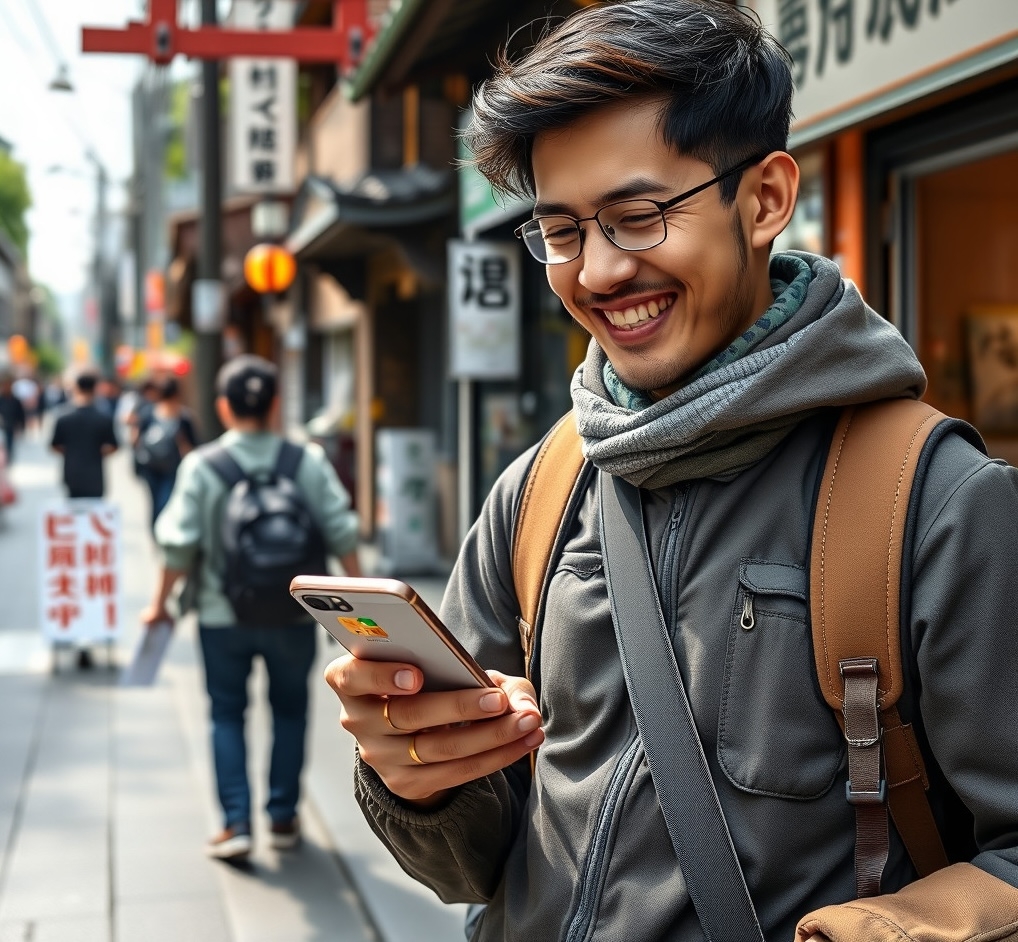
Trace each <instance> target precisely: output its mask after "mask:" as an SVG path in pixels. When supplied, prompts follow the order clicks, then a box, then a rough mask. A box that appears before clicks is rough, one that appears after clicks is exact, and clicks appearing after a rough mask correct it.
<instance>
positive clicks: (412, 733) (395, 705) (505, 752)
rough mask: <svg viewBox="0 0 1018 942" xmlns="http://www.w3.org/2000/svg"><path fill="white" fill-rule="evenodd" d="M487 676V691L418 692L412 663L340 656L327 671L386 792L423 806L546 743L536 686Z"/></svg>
mask: <svg viewBox="0 0 1018 942" xmlns="http://www.w3.org/2000/svg"><path fill="white" fill-rule="evenodd" d="M489 676H490V677H491V681H492V685H493V686H492V687H490V688H487V689H471V690H452V691H444V692H438V693H430V692H429V693H421V692H420V688H421V684H422V683H423V678H422V676H421V672H420V670H419V669H418V668H416V667H413V666H412V665H407V664H394V663H384V662H378V661H361V660H358V659H357V658H354V657H353V656H351V655H345V656H344V657H341V658H338V659H337V660H336V661H333V662H332V663H331V664H330V665H329V666H328V667H327V668H326V671H325V677H326V680H327V681H328V683H329V685H330V686H331V687H332V688H333V690H335V691H336V693H337V694H338V695H339V698H340V700H341V702H342V704H343V709H342V713H341V717H340V722H341V723H342V725H343V728H344V729H346V730H347V731H348V732H350V733H351V734H353V736H354V737H355V738H356V740H357V743H358V747H359V751H360V755H361V759H362V760H363V761H364V762H365V763H367V764H368V765H370V766H371V767H372V768H373V769H374V770H375V771H376V772H377V773H378V775H379V777H380V778H381V779H382V781H383V782H384V783H385V785H386V787H387V788H388V789H389V790H390V791H391V792H393V793H394V794H396V795H398V796H400V797H401V798H403V799H405V800H408V801H418V802H424V803H426V802H427V801H428V800H429V799H433V798H434V796H435V795H439V794H444V793H445V792H446V791H447V790H448V789H451V788H455V787H457V786H459V785H463V784H465V783H466V782H469V781H472V780H474V779H477V778H481V777H483V776H485V775H490V774H491V773H492V772H496V771H498V770H499V769H502V768H505V767H506V766H507V765H511V764H512V763H514V762H516V761H517V760H519V759H521V758H523V757H524V756H526V755H527V753H529V752H531V751H532V750H533V749H535V748H537V746H538V745H540V743H541V742H543V740H544V733H543V731H542V730H541V729H540V724H541V715H540V710H539V708H538V704H537V697H536V695H535V692H534V688H533V686H532V685H531V684H530V683H529V682H528V681H527V680H525V679H524V678H521V677H509V676H506V675H504V674H500V673H498V672H497V671H491V672H489ZM411 747H412V749H411Z"/></svg>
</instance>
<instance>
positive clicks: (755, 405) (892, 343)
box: [571, 252, 926, 488]
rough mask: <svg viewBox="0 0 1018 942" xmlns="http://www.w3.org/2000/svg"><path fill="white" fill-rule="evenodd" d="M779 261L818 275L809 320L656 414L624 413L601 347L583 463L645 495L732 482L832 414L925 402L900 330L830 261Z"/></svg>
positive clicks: (590, 362) (589, 385)
mask: <svg viewBox="0 0 1018 942" xmlns="http://www.w3.org/2000/svg"><path fill="white" fill-rule="evenodd" d="M787 255H788V256H791V257H790V258H785V259H784V260H783V257H782V256H780V255H777V256H775V257H774V259H772V262H771V271H772V274H773V275H775V276H776V277H779V278H780V277H781V276H782V275H783V274H785V273H786V272H788V271H790V270H791V271H797V270H798V269H799V267H800V263H799V260H804V261H805V262H806V263H807V264H808V265H809V267H810V269H811V272H812V278H811V280H810V285H809V290H808V292H807V293H806V297H805V299H804V300H803V301H802V303H801V305H800V306H799V309H798V310H797V311H796V312H795V313H794V314H792V316H791V317H789V318H788V319H787V320H786V321H785V322H784V323H782V324H780V326H778V327H777V328H776V329H774V330H772V331H771V332H769V333H768V334H767V335H766V336H765V337H764V338H763V339H762V340H760V341H759V343H758V344H757V345H756V346H755V347H753V348H752V349H750V350H749V351H748V352H746V353H745V354H744V355H743V356H741V357H739V358H738V359H736V360H735V361H734V362H730V363H727V364H724V365H720V366H718V367H717V368H715V369H712V370H711V371H710V372H708V373H706V374H705V375H701V376H698V377H697V378H695V379H693V380H691V381H690V382H689V384H688V385H686V386H684V387H683V388H681V389H679V390H677V391H676V392H674V393H672V394H671V395H670V396H668V397H666V398H664V399H661V400H660V401H658V402H653V403H651V404H649V405H647V406H646V407H645V408H640V409H636V410H634V409H630V408H626V407H625V406H621V405H618V404H617V403H616V402H615V401H614V399H613V398H612V396H611V394H610V393H609V391H608V389H607V388H606V386H605V382H604V376H603V371H604V367H605V363H606V357H605V355H604V352H603V351H602V350H601V348H600V347H599V346H597V344H596V343H594V342H593V341H591V344H590V347H589V349H588V351H587V358H586V360H585V361H584V363H583V364H581V365H580V366H579V367H578V369H577V370H576V373H575V375H574V376H573V382H572V387H571V391H572V397H573V406H574V411H575V415H576V424H577V428H578V430H579V432H580V435H581V436H582V438H583V451H584V454H585V455H586V456H587V457H588V458H589V459H590V460H591V461H592V462H593V463H594V464H595V465H596V466H597V467H598V468H600V469H601V470H603V471H607V472H608V473H610V474H614V475H617V476H619V477H622V478H624V479H625V480H627V481H629V482H630V483H632V484H635V485H637V486H639V487H648V488H655V487H664V486H667V485H670V484H677V483H679V482H681V481H686V480H692V479H695V478H702V477H713V478H729V477H732V476H734V475H736V474H738V473H739V472H740V471H742V470H744V469H745V468H748V467H749V466H750V465H752V464H754V463H756V462H757V461H759V460H760V459H761V458H762V457H764V456H765V455H766V454H767V453H768V452H770V451H771V450H772V449H773V448H774V447H775V446H776V445H778V444H779V443H780V442H781V441H782V440H783V439H784V438H785V437H786V436H787V435H788V434H789V433H790V432H791V431H792V429H793V428H795V426H796V425H797V424H798V423H800V422H801V421H803V419H805V418H807V417H809V416H811V415H814V414H815V413H817V412H818V411H819V410H821V409H825V408H830V407H834V406H845V405H852V404H856V403H861V402H871V401H873V400H876V399H889V398H900V397H909V398H919V396H921V395H922V393H923V390H924V389H925V388H926V376H925V374H924V373H923V370H922V367H921V366H920V365H919V361H918V360H917V359H916V357H915V354H914V353H913V352H912V349H911V347H909V345H908V344H907V343H906V342H905V340H904V338H903V337H902V336H901V334H899V333H898V331H897V330H896V329H895V328H894V327H893V326H892V325H891V324H889V323H888V322H887V321H886V320H884V318H882V317H880V316H879V315H878V314H877V313H876V312H875V311H873V310H872V309H871V308H870V307H868V306H867V305H866V303H865V302H864V301H863V300H862V298H861V296H860V295H859V292H858V290H857V289H856V287H855V285H854V284H852V282H850V281H843V280H842V278H841V273H840V271H839V270H838V268H837V266H836V265H835V264H834V263H833V262H831V261H829V260H828V259H825V258H822V257H820V256H816V255H810V254H807V253H805V252H794V253H787Z"/></svg>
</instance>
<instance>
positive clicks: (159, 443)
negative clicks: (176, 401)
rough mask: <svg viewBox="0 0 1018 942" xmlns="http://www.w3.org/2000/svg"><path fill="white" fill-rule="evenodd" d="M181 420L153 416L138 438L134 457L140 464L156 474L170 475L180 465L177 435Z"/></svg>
mask: <svg viewBox="0 0 1018 942" xmlns="http://www.w3.org/2000/svg"><path fill="white" fill-rule="evenodd" d="M179 433H180V419H160V418H157V417H156V416H153V417H152V419H151V421H150V422H149V423H148V424H147V425H146V426H145V429H144V431H142V433H141V434H140V435H139V436H138V441H137V443H136V445H135V446H134V457H135V460H136V461H137V462H138V464H139V465H140V466H141V467H143V468H147V469H148V470H149V471H153V472H155V473H156V474H170V473H171V472H173V471H175V470H176V468H177V465H179V464H180V447H179V446H178V445H177V435H178V434H179Z"/></svg>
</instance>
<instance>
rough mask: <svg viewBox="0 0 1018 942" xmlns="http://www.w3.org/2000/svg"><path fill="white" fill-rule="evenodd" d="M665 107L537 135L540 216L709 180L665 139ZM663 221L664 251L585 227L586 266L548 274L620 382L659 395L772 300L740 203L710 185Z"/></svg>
mask: <svg viewBox="0 0 1018 942" xmlns="http://www.w3.org/2000/svg"><path fill="white" fill-rule="evenodd" d="M660 107H661V106H660V104H659V103H658V102H655V101H644V102H639V103H625V104H621V105H609V106H606V107H604V108H600V109H598V110H596V111H594V112H592V113H591V114H589V115H587V116H585V117H584V118H582V119H580V120H579V121H577V122H576V123H574V124H572V125H570V126H568V127H567V128H565V129H563V130H559V131H554V132H545V133H543V134H540V135H538V136H537V138H536V140H535V141H534V148H533V157H532V160H533V172H534V180H535V184H536V190H537V208H536V210H535V215H539V214H547V213H565V214H568V215H570V216H574V217H576V218H581V217H584V216H592V215H593V214H594V213H595V212H597V211H598V210H599V209H600V208H601V207H602V206H604V205H606V204H607V203H610V202H615V201H617V200H619V199H623V198H625V199H630V198H640V197H644V198H650V199H653V200H657V201H659V202H663V201H666V200H668V199H670V198H671V197H673V196H676V195H678V194H679V193H682V192H684V191H685V190H688V189H691V188H693V187H695V186H698V185H699V184H701V183H706V182H707V181H708V180H710V179H712V178H713V177H714V176H715V173H714V171H713V170H712V169H711V167H710V165H709V164H706V163H704V162H702V161H700V160H696V159H694V158H692V157H685V156H681V155H679V154H677V153H676V152H675V151H674V150H673V149H671V148H669V147H668V146H667V145H666V144H665V143H664V142H663V141H662V139H661V135H660V132H659V130H658V118H659V113H660ZM741 190H742V188H741V187H740V196H741ZM742 202H744V201H742ZM666 222H667V236H666V237H665V240H664V242H662V243H661V244H660V245H658V246H656V247H654V248H652V249H646V250H644V251H640V252H627V251H624V250H623V249H620V248H618V247H617V246H615V245H613V244H612V243H611V242H610V241H609V240H608V239H607V238H606V237H605V236H604V234H603V233H602V232H601V231H600V229H599V228H598V226H597V223H596V222H594V221H590V222H584V223H581V226H582V227H583V229H584V230H585V232H586V236H585V240H584V243H583V252H582V253H581V255H580V257H579V258H578V259H575V260H574V261H572V262H566V263H565V264H560V265H549V266H548V282H549V284H550V285H551V288H552V290H553V291H554V292H555V294H557V295H558V296H559V298H561V299H562V303H563V304H564V305H565V307H566V309H567V310H568V311H569V313H570V314H571V315H572V317H573V318H574V319H575V320H576V321H577V323H579V324H580V325H581V326H582V327H584V328H585V329H586V330H587V331H589V332H590V333H591V334H592V335H593V337H594V339H595V340H596V341H597V342H598V344H599V345H600V347H601V349H602V350H604V352H605V354H606V355H607V357H608V359H609V360H610V361H611V363H612V366H614V368H615V371H616V372H617V373H618V375H619V377H620V378H621V379H622V381H623V382H624V383H626V385H627V386H629V387H630V388H632V389H639V390H645V391H652V392H656V393H658V394H666V393H668V392H671V391H673V390H675V389H676V388H678V387H679V386H681V385H682V384H683V382H684V381H685V380H686V379H687V378H688V376H689V375H690V374H691V373H692V372H694V371H695V370H696V369H697V368H698V367H699V366H700V365H701V364H703V363H704V362H706V361H707V360H708V359H709V358H710V357H711V356H713V355H715V354H717V353H718V352H720V351H721V350H723V349H724V348H725V347H726V346H728V344H729V343H731V342H732V340H734V339H735V338H736V337H738V336H739V334H741V333H742V332H743V331H745V330H746V329H747V328H748V327H749V326H750V325H752V324H753V323H754V322H755V321H756V319H757V318H758V317H759V316H760V315H761V314H762V313H763V310H764V309H765V308H766V306H767V304H768V303H769V298H770V295H769V281H767V280H766V279H767V273H766V264H764V266H763V273H762V278H761V273H760V270H759V269H760V263H759V258H755V257H750V251H749V249H748V247H747V242H746V237H745V233H744V231H743V223H742V214H741V213H740V199H739V198H737V199H736V201H735V203H733V204H729V205H727V206H724V205H722V203H721V197H720V191H719V187H718V186H717V185H714V186H711V187H708V188H707V189H706V190H704V191H703V192H701V193H699V194H697V195H696V196H693V197H691V198H690V199H689V200H686V201H683V202H682V203H680V204H679V205H678V206H676V207H674V209H671V210H668V211H667V215H666ZM761 285H764V286H765V287H763V288H762V287H761ZM655 311H656V312H657V313H656V314H655ZM634 319H635V320H636V321H637V322H636V323H635V324H634V323H632V322H633V321H634Z"/></svg>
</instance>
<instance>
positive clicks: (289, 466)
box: [275, 438, 304, 481]
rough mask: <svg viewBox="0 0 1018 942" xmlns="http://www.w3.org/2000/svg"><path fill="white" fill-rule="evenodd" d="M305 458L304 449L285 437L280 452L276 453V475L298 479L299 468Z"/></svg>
mask: <svg viewBox="0 0 1018 942" xmlns="http://www.w3.org/2000/svg"><path fill="white" fill-rule="evenodd" d="M303 458H304V449H303V448H302V447H301V446H300V445H298V444H296V443H294V442H291V441H289V440H288V439H286V438H284V439H283V441H282V442H281V443H280V445H279V454H278V455H276V468H275V472H276V476H277V477H281V478H287V479H288V480H290V481H296V480H297V469H298V468H299V467H300V463H301V461H302V460H303Z"/></svg>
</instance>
